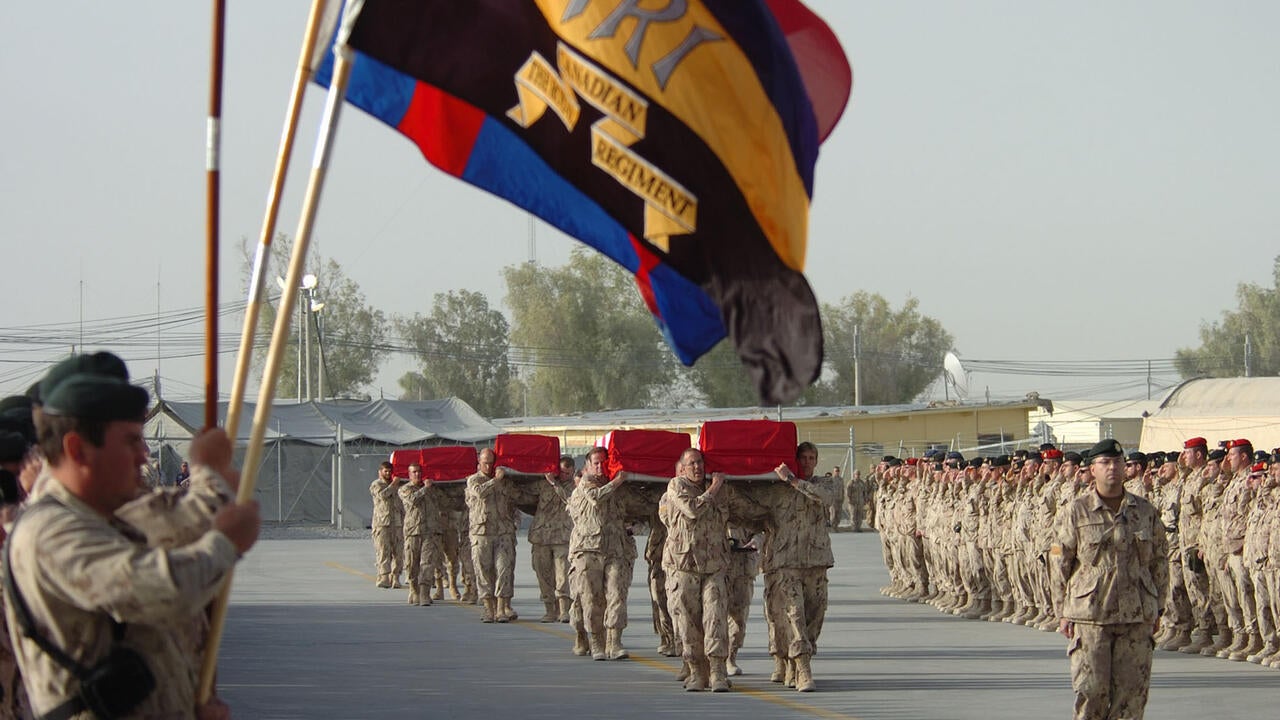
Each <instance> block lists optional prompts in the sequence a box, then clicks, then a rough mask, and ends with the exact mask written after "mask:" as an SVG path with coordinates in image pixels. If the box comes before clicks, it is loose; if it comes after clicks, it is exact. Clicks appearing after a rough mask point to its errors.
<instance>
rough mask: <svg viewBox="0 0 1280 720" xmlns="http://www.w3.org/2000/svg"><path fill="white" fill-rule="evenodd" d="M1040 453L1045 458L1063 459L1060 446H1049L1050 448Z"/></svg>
mask: <svg viewBox="0 0 1280 720" xmlns="http://www.w3.org/2000/svg"><path fill="white" fill-rule="evenodd" d="M1040 454H1041V455H1043V456H1044V459H1045V460H1061V459H1062V451H1061V450H1059V449H1058V448H1049V449H1048V450H1045V451H1044V452H1042V453H1040Z"/></svg>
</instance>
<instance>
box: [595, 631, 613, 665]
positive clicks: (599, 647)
mask: <svg viewBox="0 0 1280 720" xmlns="http://www.w3.org/2000/svg"><path fill="white" fill-rule="evenodd" d="M591 659H592V660H608V659H609V654H608V653H606V652H605V650H604V638H602V637H600V634H599V633H591Z"/></svg>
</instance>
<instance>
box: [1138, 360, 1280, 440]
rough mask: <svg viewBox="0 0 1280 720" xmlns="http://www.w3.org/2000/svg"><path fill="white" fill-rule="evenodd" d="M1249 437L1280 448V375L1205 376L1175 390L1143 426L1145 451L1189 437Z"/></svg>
mask: <svg viewBox="0 0 1280 720" xmlns="http://www.w3.org/2000/svg"><path fill="white" fill-rule="evenodd" d="M1193 437H1203V438H1206V439H1207V440H1208V441H1209V446H1210V447H1211V448H1212V447H1213V446H1215V445H1217V443H1218V441H1220V440H1233V439H1237V438H1244V439H1248V440H1250V441H1252V442H1253V446H1254V447H1255V448H1257V449H1258V450H1270V449H1271V448H1275V447H1280V377H1258V378H1200V379H1196V380H1188V381H1186V382H1184V383H1183V384H1181V385H1179V386H1178V387H1177V388H1175V389H1174V390H1173V392H1171V393H1169V397H1168V398H1166V399H1165V401H1164V402H1163V403H1161V404H1160V408H1159V409H1158V410H1156V411H1155V412H1154V413H1152V414H1151V415H1150V416H1149V417H1148V418H1147V419H1146V421H1145V422H1144V423H1143V425H1142V445H1141V447H1142V450H1143V451H1148V450H1177V449H1180V448H1181V447H1182V443H1183V442H1184V441H1186V440H1187V438H1193Z"/></svg>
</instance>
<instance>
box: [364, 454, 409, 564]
mask: <svg viewBox="0 0 1280 720" xmlns="http://www.w3.org/2000/svg"><path fill="white" fill-rule="evenodd" d="M393 468H394V466H393V465H392V464H391V463H389V462H383V463H382V464H381V465H379V466H378V477H377V478H376V479H374V481H373V483H372V484H370V485H369V494H370V495H371V496H373V552H374V557H375V560H376V562H377V565H378V581H377V586H378V587H380V588H389V587H400V568H401V565H402V563H403V562H404V560H403V558H404V536H403V530H404V506H403V505H401V504H400V496H399V494H398V493H399V491H400V485H401V480H400V478H393V477H391V472H392V469H393Z"/></svg>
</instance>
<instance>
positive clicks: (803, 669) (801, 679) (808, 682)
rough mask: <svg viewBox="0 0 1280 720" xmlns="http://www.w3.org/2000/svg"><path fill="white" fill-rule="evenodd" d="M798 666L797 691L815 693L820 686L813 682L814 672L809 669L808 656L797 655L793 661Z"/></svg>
mask: <svg viewBox="0 0 1280 720" xmlns="http://www.w3.org/2000/svg"><path fill="white" fill-rule="evenodd" d="M792 662H794V663H795V666H796V691H797V692H813V691H814V690H817V689H818V684H817V683H815V682H814V681H813V670H812V669H811V668H810V667H809V656H808V655H797V656H796V657H795V659H794V660H793V661H792Z"/></svg>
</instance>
